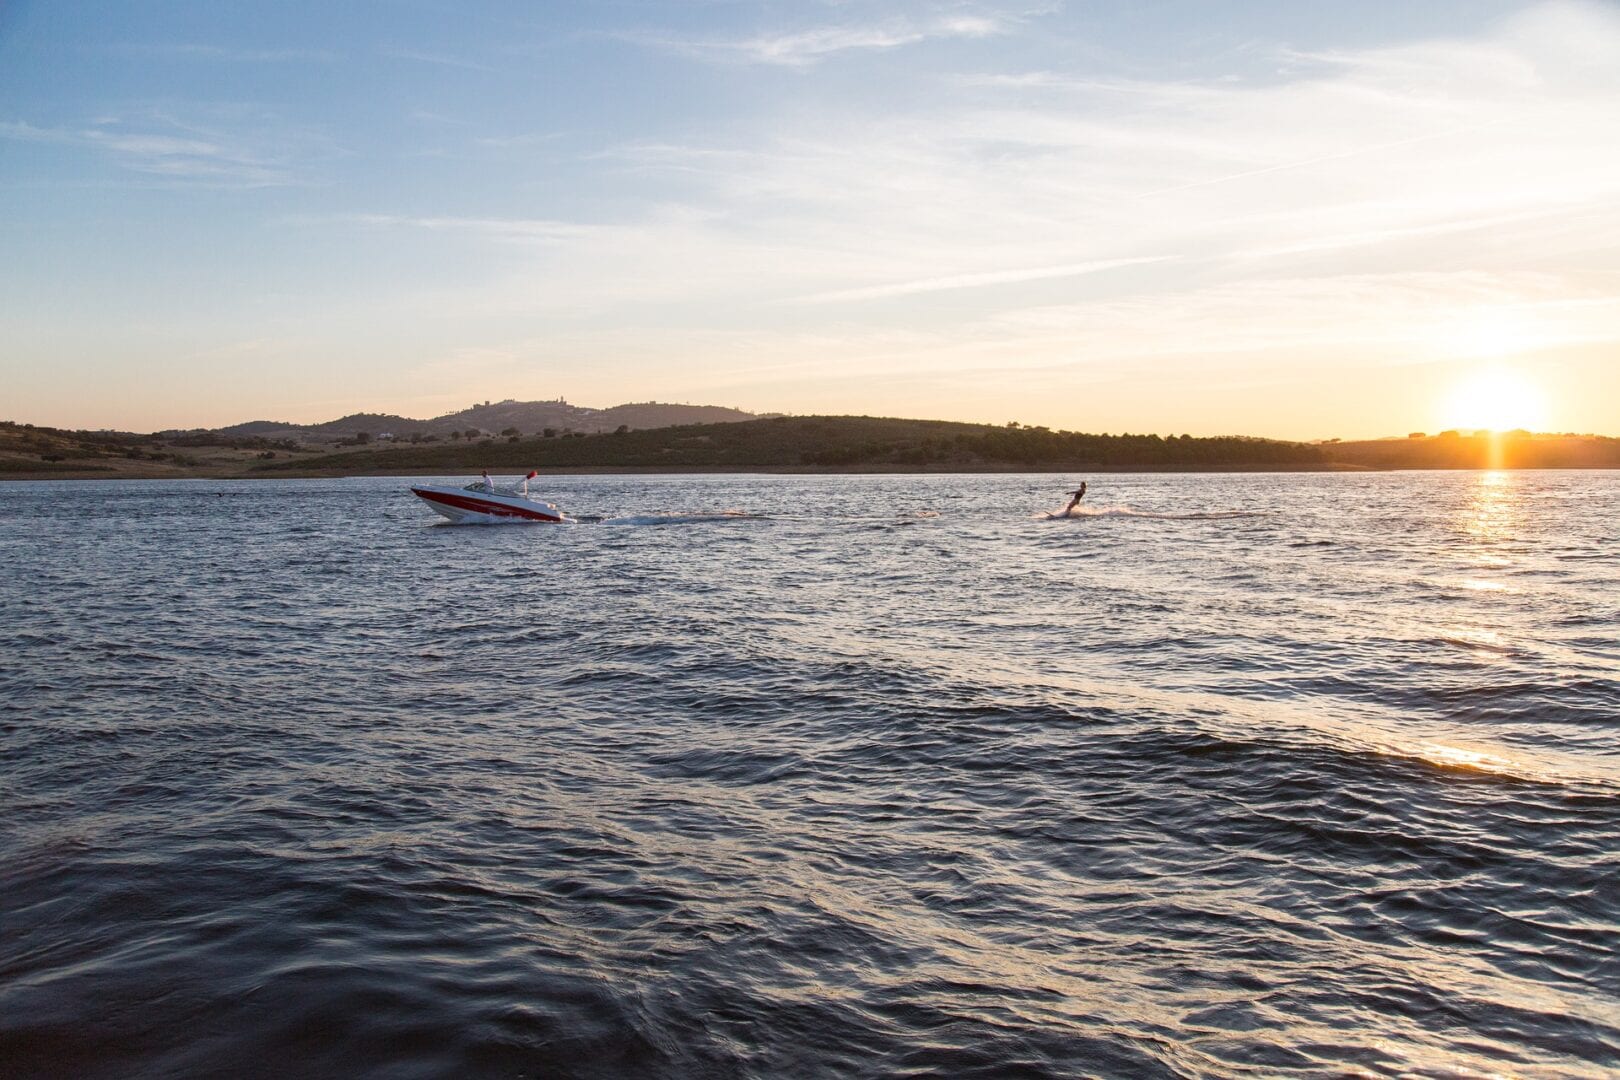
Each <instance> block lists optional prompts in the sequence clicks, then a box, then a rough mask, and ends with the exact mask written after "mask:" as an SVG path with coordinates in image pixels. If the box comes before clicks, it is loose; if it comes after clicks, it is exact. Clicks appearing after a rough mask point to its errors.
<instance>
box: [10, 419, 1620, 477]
mask: <svg viewBox="0 0 1620 1080" xmlns="http://www.w3.org/2000/svg"><path fill="white" fill-rule="evenodd" d="M506 404H507V403H504V402H503V403H502V406H504V405H506ZM499 407H501V406H496V405H490V406H481V407H480V408H489V409H495V408H499ZM665 408H697V409H701V408H702V407H701V406H696V407H694V406H661V405H645V406H643V405H625V406H619V407H618V408H617V409H614V410H607V409H604V410H601V413H600V414H599V415H601V416H605V417H606V419H604V420H602V421H601V426H600V428H599V430H604V431H605V432H606V433H604V434H595V435H586V434H584V433H583V432H579V431H577V430H576V431H575V432H574V433H572V434H566V433H564V430H563V429H562V428H553V429H552V435H551V436H550V437H548V436H546V435H545V429H544V428H542V429H541V434H540V435H538V436H536V435H532V434H531V435H525V436H500V435H498V434H497V435H493V436H491V435H482V434H481V435H476V436H474V437H471V438H469V437H467V435H466V431H467V430H468V429H470V428H472V427H474V426H476V425H474V424H468V423H466V422H465V421H463V427H461V428H452V429H451V430H453V431H455V432H457V434H458V436H459V437H456V438H451V437H448V436H446V437H443V438H440V437H439V436H437V435H433V434H432V433H431V432H429V433H428V434H426V435H423V436H422V439H424V440H427V439H431V440H432V441H421V442H415V443H413V442H410V441H409V440H408V436H405V435H399V433H397V432H396V435H399V438H398V439H397V440H395V441H385V440H381V439H377V438H370V439H360V438H357V437H344V438H342V439H341V440H337V441H335V445H336V446H337V447H348V448H352V449H343V450H341V451H340V452H336V453H334V452H332V450H333V449H334V440H333V439H331V438H329V437H328V438H324V439H322V438H317V439H308V440H305V439H299V438H296V437H292V436H287V435H285V433H286V432H287V431H288V428H287V427H286V426H285V425H280V424H277V423H275V422H274V421H253V422H251V423H247V424H239V425H236V426H235V427H234V428H229V429H221V430H219V431H185V432H157V433H153V434H149V435H138V434H135V433H132V432H120V431H63V430H60V429H57V428H47V427H38V426H35V425H33V424H17V423H12V422H9V421H6V422H0V477H11V478H28V477H50V476H92V475H101V476H110V477H188V476H209V477H227V476H266V475H287V474H288V473H289V472H292V473H307V474H317V475H332V474H344V473H383V474H389V473H392V474H400V473H476V472H478V470H480V469H484V468H488V469H491V470H500V471H502V472H521V471H526V470H528V469H530V468H540V469H546V470H549V471H553V472H557V471H567V470H589V469H668V470H671V471H679V470H683V469H691V470H707V471H725V470H730V469H771V470H782V471H793V470H800V471H812V472H863V471H864V472H878V471H886V472H910V471H934V472H950V471H962V472H969V471H974V470H1009V471H1010V470H1031V471H1048V472H1052V471H1063V472H1081V471H1105V470H1110V469H1115V470H1141V471H1164V470H1185V471H1208V472H1223V471H1238V470H1284V469H1485V468H1609V469H1613V468H1620V439H1616V438H1605V437H1601V436H1596V435H1531V434H1530V433H1528V432H1507V433H1504V434H1498V435H1491V434H1468V435H1464V434H1460V433H1458V432H1442V433H1441V434H1439V435H1435V436H1421V435H1419V436H1413V437H1409V438H1404V439H1374V440H1366V441H1360V442H1326V443H1315V444H1304V443H1296V442H1281V441H1278V440H1274V439H1254V438H1246V437H1240V436H1226V437H1220V438H1200V439H1195V438H1190V437H1188V436H1185V435H1183V436H1179V437H1160V436H1158V435H1094V434H1085V433H1081V432H1072V431H1050V430H1048V429H1046V428H1041V427H1018V426H1015V425H1008V426H1006V427H992V426H990V425H987V424H958V423H951V422H948V421H943V420H900V419H893V418H887V417H871V416H791V417H790V416H778V417H767V418H762V419H756V420H742V421H729V422H724V423H713V424H681V425H676V426H672V427H657V428H655V427H647V428H639V429H638V428H636V427H635V426H634V425H633V424H631V423H630V421H631V420H633V419H637V418H638V417H637V414H636V412H635V411H634V410H648V409H651V410H659V409H665ZM716 411H719V412H721V413H723V414H728V415H729V414H731V413H734V412H735V410H716ZM472 412H473V410H466V411H465V412H463V413H457V414H453V415H454V416H457V417H463V416H466V415H468V414H469V413H472ZM356 415H357V419H356V420H355V422H356V423H357V424H358V423H366V424H370V423H373V422H377V421H389V422H396V421H399V420H402V419H403V420H405V422H406V423H412V424H425V423H428V421H415V420H409V419H408V418H400V417H389V416H386V415H383V414H378V413H366V414H356ZM482 415H485V416H489V415H490V414H487V413H486V414H482ZM661 415H668V414H660V413H657V412H652V413H650V414H649V413H643V414H642V417H641V418H647V417H649V416H650V417H651V418H653V419H656V418H658V417H659V416H661ZM440 419H441V420H443V419H447V418H442V417H441V418H440ZM613 420H620V421H622V422H623V425H624V426H625V428H626V430H625V431H623V432H622V433H620V432H619V427H620V425H619V424H612V426H611V427H609V426H608V424H609V423H611V421H613ZM333 423H340V422H338V421H334V422H333ZM368 430H369V429H368V428H366V427H361V428H357V429H356V433H357V435H358V433H359V432H367V431H368ZM390 430H391V429H390ZM480 430H482V429H480Z"/></svg>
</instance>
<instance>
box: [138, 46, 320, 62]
mask: <svg viewBox="0 0 1620 1080" xmlns="http://www.w3.org/2000/svg"><path fill="white" fill-rule="evenodd" d="M108 49H109V50H110V51H112V52H116V53H123V54H126V55H137V56H155V57H162V58H164V59H179V60H202V61H213V62H218V63H229V64H330V63H335V62H337V61H338V60H340V59H341V58H342V57H341V56H340V54H338V53H336V52H333V51H331V50H329V49H243V48H236V47H231V46H225V45H210V44H205V43H200V42H158V43H145V42H126V43H123V44H119V45H111V46H108Z"/></svg>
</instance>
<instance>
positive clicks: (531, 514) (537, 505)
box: [411, 486, 569, 525]
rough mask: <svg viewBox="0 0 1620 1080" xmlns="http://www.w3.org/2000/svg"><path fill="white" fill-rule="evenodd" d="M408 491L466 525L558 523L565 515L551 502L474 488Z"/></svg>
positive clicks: (418, 488)
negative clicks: (528, 522)
mask: <svg viewBox="0 0 1620 1080" xmlns="http://www.w3.org/2000/svg"><path fill="white" fill-rule="evenodd" d="M411 494H413V495H415V496H416V497H417V498H418V499H421V500H422V501H423V502H425V503H427V504H428V505H429V506H431V507H433V509H434V510H436V511H438V512H439V513H440V514H443V515H444V516H445V517H447V518H449V519H450V520H451V521H454V522H457V523H465V524H473V523H479V524H491V523H495V522H510V521H539V522H549V523H551V524H554V525H555V524H561V523H563V522H566V521H568V520H569V518H568V516H567V515H566V514H564V513H563V512H562V511H561V510H559V509H557V507H556V506H554V505H553V504H551V503H548V502H541V501H540V500H539V499H531V498H529V497H527V496H524V495H508V494H506V493H504V492H499V491H497V492H488V491H474V490H469V489H467V488H460V487H427V486H422V487H415V486H413V487H412V488H411Z"/></svg>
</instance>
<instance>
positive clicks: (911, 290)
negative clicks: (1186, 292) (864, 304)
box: [798, 255, 1176, 304]
mask: <svg viewBox="0 0 1620 1080" xmlns="http://www.w3.org/2000/svg"><path fill="white" fill-rule="evenodd" d="M1174 258H1176V256H1174V255H1145V256H1141V257H1139V258H1132V259H1102V260H1099V261H1096V262H1086V263H1071V264H1069V265H1066V266H1035V267H1025V268H1023V269H1017V270H989V271H984V272H981V273H974V274H947V275H943V276H940V277H928V278H920V279H918V280H915V281H898V282H892V283H890V284H887V285H871V286H867V287H865V288H860V289H838V290H834V291H833V292H824V293H816V294H814V295H812V296H804V297H799V298H798V302H799V303H804V304H836V303H844V302H848V301H856V300H881V299H886V298H888V297H893V296H915V295H916V294H918V293H931V292H945V291H948V290H952V289H976V288H983V287H986V286H991V285H1013V284H1017V283H1020V282H1025V281H1050V280H1052V279H1054V278H1070V277H1080V276H1082V275H1084V274H1099V273H1102V272H1103V271H1105V270H1115V269H1118V268H1119V267H1122V266H1140V265H1142V264H1143V263H1156V262H1165V261H1167V260H1169V259H1174Z"/></svg>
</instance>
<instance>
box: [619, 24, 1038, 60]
mask: <svg viewBox="0 0 1620 1080" xmlns="http://www.w3.org/2000/svg"><path fill="white" fill-rule="evenodd" d="M1013 21H1014V20H1013V19H1012V18H1010V17H1009V16H1007V15H1004V14H999V13H954V14H935V15H932V16H923V17H895V18H889V19H884V20H881V21H876V22H865V23H856V22H846V23H838V24H834V25H826V26H813V27H806V28H801V29H795V30H783V31H777V32H774V33H760V34H754V35H751V36H747V37H736V38H700V37H683V36H680V35H674V34H658V33H641V34H631V35H625V36H626V37H628V39H629V40H631V41H634V42H636V43H638V44H642V45H647V46H652V47H655V48H662V49H667V50H670V51H672V52H678V53H682V54H684V55H688V56H694V57H698V58H701V59H709V60H718V61H724V62H730V63H744V64H776V65H782V66H787V67H808V66H810V65H812V64H816V63H819V62H820V61H822V60H825V59H827V58H829V57H832V56H835V55H837V54H839V53H845V52H874V51H886V50H890V49H898V48H902V47H904V46H907V45H916V44H919V43H921V42H925V41H930V40H938V39H949V38H969V39H971V38H984V37H991V36H993V35H997V34H1003V33H1006V32H1007V30H1008V29H1009V27H1010V26H1011V25H1012V23H1013Z"/></svg>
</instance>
